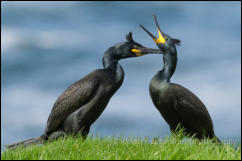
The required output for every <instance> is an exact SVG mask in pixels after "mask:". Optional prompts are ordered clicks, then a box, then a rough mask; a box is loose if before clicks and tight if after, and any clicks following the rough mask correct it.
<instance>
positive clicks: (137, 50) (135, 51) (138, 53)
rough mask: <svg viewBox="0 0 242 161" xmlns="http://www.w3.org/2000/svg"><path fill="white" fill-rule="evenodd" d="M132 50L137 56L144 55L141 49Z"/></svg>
mask: <svg viewBox="0 0 242 161" xmlns="http://www.w3.org/2000/svg"><path fill="white" fill-rule="evenodd" d="M131 51H132V52H133V53H135V54H136V56H142V55H143V54H141V51H140V50H139V49H131Z"/></svg>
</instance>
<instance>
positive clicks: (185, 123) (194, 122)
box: [140, 15, 220, 142]
mask: <svg viewBox="0 0 242 161" xmlns="http://www.w3.org/2000/svg"><path fill="white" fill-rule="evenodd" d="M154 19H155V23H156V26H157V29H158V35H159V37H158V38H156V37H155V36H154V35H153V34H151V33H150V32H149V31H148V30H147V29H145V28H144V27H143V26H142V25H140V27H141V28H142V29H144V30H145V31H146V32H147V33H148V34H149V35H150V36H151V37H152V39H153V40H154V41H155V43H156V44H157V46H158V47H159V49H160V50H161V51H162V54H163V62H164V65H163V69H162V70H160V71H158V72H157V73H156V75H155V76H154V77H153V78H152V80H151V81H150V86H149V90H150V96H151V98H152V101H153V104H154V105H155V107H156V108H157V109H158V111H159V112H160V113H161V115H162V116H163V118H164V119H165V121H166V122H167V123H168V124H169V126H170V130H171V131H173V132H176V131H177V130H179V129H180V128H183V129H184V132H185V134H188V135H195V137H196V138H198V139H203V138H204V137H206V138H211V139H212V138H215V140H216V141H218V142H220V141H219V139H218V138H217V137H216V136H215V134H214V129H213V123H212V120H211V117H210V115H209V113H208V111H207V109H206V107H205V106H204V104H203V103H202V102H201V101H200V99H199V98H198V97H197V96H195V95H194V94H193V93H192V92H191V91H189V90H188V89H186V88H184V87H182V86H181V85H179V84H175V83H170V78H171V76H172V75H173V73H174V72H175V69H176V64H177V51H176V45H179V44H180V40H178V39H174V38H172V37H170V36H169V35H168V34H165V33H164V32H162V31H161V30H160V27H159V25H158V22H157V20H156V17H155V15H154ZM178 125H179V126H178Z"/></svg>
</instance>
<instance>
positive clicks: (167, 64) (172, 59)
mask: <svg viewBox="0 0 242 161" xmlns="http://www.w3.org/2000/svg"><path fill="white" fill-rule="evenodd" d="M163 62H164V65H163V69H162V70H161V71H159V72H158V74H157V77H158V78H159V80H161V81H163V82H170V79H171V77H172V75H173V73H174V72H175V70H176V64H177V52H176V50H174V51H173V52H171V53H166V54H164V55H163Z"/></svg>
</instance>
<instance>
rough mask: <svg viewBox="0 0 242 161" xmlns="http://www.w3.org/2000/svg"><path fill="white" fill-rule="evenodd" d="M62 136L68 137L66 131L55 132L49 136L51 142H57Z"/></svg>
mask: <svg viewBox="0 0 242 161" xmlns="http://www.w3.org/2000/svg"><path fill="white" fill-rule="evenodd" d="M61 136H66V133H65V132H64V131H55V132H53V133H52V134H51V135H50V136H49V141H50V142H51V141H54V140H57V139H58V138H59V137H61Z"/></svg>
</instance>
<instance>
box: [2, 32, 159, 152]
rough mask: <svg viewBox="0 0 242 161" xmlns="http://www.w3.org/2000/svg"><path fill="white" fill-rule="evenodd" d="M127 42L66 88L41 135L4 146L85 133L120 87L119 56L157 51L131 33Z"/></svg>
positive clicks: (114, 49)
mask: <svg viewBox="0 0 242 161" xmlns="http://www.w3.org/2000/svg"><path fill="white" fill-rule="evenodd" d="M126 39H127V41H126V42H122V43H119V44H117V45H115V46H113V47H110V48H109V49H108V50H107V51H106V52H105V54H104V57H103V66H104V69H97V70H94V71H93V72H91V73H90V74H88V75H86V76H85V77H83V78H82V79H81V80H79V81H77V82H75V83H74V84H72V85H71V86H70V87H69V88H67V89H66V90H65V91H64V92H63V93H62V94H61V96H60V97H59V98H58V99H57V101H56V102H55V104H54V106H53V108H52V111H51V113H50V116H49V118H48V121H47V126H46V129H45V132H44V134H43V135H42V136H40V137H37V138H32V139H28V140H25V141H22V142H18V143H15V144H11V145H7V146H6V147H7V148H16V147H18V146H19V145H24V146H26V145H30V144H33V143H43V142H44V140H53V139H56V138H58V137H59V136H62V135H66V134H70V133H74V134H77V133H80V134H81V135H82V136H83V137H84V138H85V137H86V136H87V134H88V132H89V129H90V126H91V125H92V124H93V123H94V122H95V121H96V120H97V118H98V117H99V116H100V115H101V113H102V112H103V110H104V109H105V107H106V106H107V104H108V102H109V100H110V98H111V97H112V96H113V94H114V93H115V92H116V91H117V90H118V89H119V87H120V86H121V84H122V82H123V79H124V71H123V68H122V66H121V65H120V64H119V63H118V61H119V60H120V59H124V58H130V57H137V56H142V55H145V54H148V53H157V52H160V50H159V49H150V48H146V47H143V46H142V45H140V44H139V43H137V42H135V41H134V40H133V38H132V33H131V32H130V33H129V34H128V35H126Z"/></svg>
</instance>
